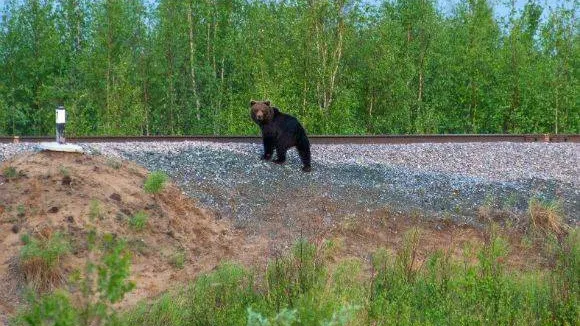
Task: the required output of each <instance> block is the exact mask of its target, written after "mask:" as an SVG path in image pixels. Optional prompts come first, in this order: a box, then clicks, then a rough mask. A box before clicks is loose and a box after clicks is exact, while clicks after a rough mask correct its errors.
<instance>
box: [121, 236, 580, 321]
mask: <svg viewBox="0 0 580 326" xmlns="http://www.w3.org/2000/svg"><path fill="white" fill-rule="evenodd" d="M578 234H579V233H578V232H573V233H571V235H570V236H569V237H568V238H567V240H566V241H565V242H562V243H561V244H560V245H559V246H558V250H556V251H555V252H554V259H555V262H556V265H555V266H556V267H555V268H554V270H552V271H550V272H545V271H522V272H512V271H508V270H506V267H505V265H504V262H505V257H506V255H507V253H508V252H509V247H508V245H507V241H505V240H504V239H502V238H500V237H498V236H495V235H493V232H492V236H491V237H490V238H489V240H488V241H487V242H486V243H485V245H484V246H483V247H482V248H480V249H479V250H476V251H472V254H473V255H471V254H467V255H466V258H465V259H466V262H461V261H456V260H455V261H454V260H453V259H451V255H450V254H449V252H443V251H437V252H435V253H433V254H431V255H430V256H429V257H428V258H427V259H426V260H425V261H424V262H423V263H419V260H418V259H417V250H418V249H417V248H418V246H417V242H418V241H419V234H418V232H416V231H411V232H410V233H408V234H407V235H406V236H405V240H404V241H405V243H404V245H403V246H402V248H401V249H400V250H398V251H397V252H394V253H390V252H388V251H386V250H380V251H378V252H376V253H375V254H374V255H373V259H372V275H371V276H369V275H368V274H366V273H365V272H364V269H363V267H362V266H363V263H362V262H360V261H358V260H346V261H343V262H341V263H339V264H338V265H334V266H332V267H331V266H330V265H329V264H328V262H327V261H325V258H324V257H325V256H326V255H325V254H324V251H325V250H327V249H326V248H324V247H320V248H318V247H315V246H314V245H313V244H311V243H308V242H302V241H301V242H299V243H298V244H296V245H295V246H294V248H293V250H292V251H291V252H290V253H288V254H287V255H284V256H280V257H278V258H276V259H273V260H272V261H270V263H269V264H268V267H267V272H266V275H265V277H264V278H260V280H259V281H257V280H256V279H257V278H254V276H253V273H251V272H250V271H248V270H246V269H244V268H242V267H240V266H237V265H233V264H222V265H221V266H220V267H219V268H218V269H217V270H216V271H214V272H212V273H210V274H207V275H203V276H201V277H199V278H198V279H197V280H196V281H195V282H194V283H193V284H192V285H190V286H189V287H187V288H186V289H183V290H180V291H178V292H172V293H168V294H165V295H164V296H163V297H161V298H160V299H158V300H156V301H155V302H154V303H152V304H145V303H142V304H140V305H139V306H138V307H137V308H134V309H132V310H130V311H129V312H127V313H126V314H125V315H124V317H123V321H124V323H126V324H143V325H145V324H146V325H165V324H167V323H169V324H172V325H244V324H246V325H369V324H377V325H505V324H510V325H530V324H531V325H552V324H568V325H574V324H575V323H576V321H577V320H579V317H580V315H579V313H580V310H579V309H578V304H579V300H580V292H579V291H580V289H579V284H580V274H579V273H578V270H580V245H579V244H580V238H579V235H578ZM472 258H475V259H476V261H477V262H476V263H475V264H474V263H472V262H471V260H472ZM467 261H469V262H467Z"/></svg>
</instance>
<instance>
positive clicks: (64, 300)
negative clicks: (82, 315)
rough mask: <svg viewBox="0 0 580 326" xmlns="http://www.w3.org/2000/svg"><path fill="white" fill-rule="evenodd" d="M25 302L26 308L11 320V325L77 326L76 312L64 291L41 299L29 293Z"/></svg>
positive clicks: (58, 291)
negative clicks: (26, 303) (26, 302)
mask: <svg viewBox="0 0 580 326" xmlns="http://www.w3.org/2000/svg"><path fill="white" fill-rule="evenodd" d="M27 301H28V308H27V309H25V310H22V311H21V312H20V313H19V314H18V315H17V316H16V317H14V318H13V319H12V320H11V324H12V325H15V326H16V325H30V326H35V325H59V326H69V325H70V326H76V325H79V321H80V320H79V316H78V313H77V310H76V309H75V307H74V306H73V305H72V303H71V299H70V294H69V293H67V292H65V291H62V290H57V291H55V292H54V293H50V294H47V295H44V296H41V297H38V296H36V295H34V294H33V293H31V294H29V295H28V297H27Z"/></svg>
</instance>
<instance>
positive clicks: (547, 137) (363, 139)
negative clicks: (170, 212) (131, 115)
mask: <svg viewBox="0 0 580 326" xmlns="http://www.w3.org/2000/svg"><path fill="white" fill-rule="evenodd" d="M309 138H310V142H311V143H313V144H411V143H471V142H474V143H485V142H519V143H521V142H569V143H580V134H523V135H501V134H489V135H485V134H483V135H451V134H448V135H375V136H358V135H357V136H321V135H311V136H309ZM54 140H55V138H54V137H48V136H14V137H13V136H8V137H7V136H0V143H39V142H51V141H54ZM66 141H67V142H69V143H97V142H117V143H118V142H182V141H208V142H220V143H228V142H234V143H260V142H261V141H262V138H261V137H259V136H202V135H198V136H94V137H85V136H83V137H70V138H67V139H66Z"/></svg>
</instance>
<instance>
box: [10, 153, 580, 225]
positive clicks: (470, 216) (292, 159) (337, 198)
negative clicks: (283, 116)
mask: <svg viewBox="0 0 580 326" xmlns="http://www.w3.org/2000/svg"><path fill="white" fill-rule="evenodd" d="M82 146H83V147H84V148H85V149H86V150H87V151H88V152H92V153H101V154H103V155H107V156H113V157H120V158H124V159H128V160H133V161H136V162H138V163H140V164H142V165H144V166H145V167H147V168H148V169H149V170H161V171H164V172H166V173H167V174H168V175H169V176H170V177H172V179H173V180H174V181H175V182H176V183H177V184H178V185H180V186H181V187H182V188H183V190H184V192H186V193H187V194H188V195H190V196H191V197H193V198H196V199H197V200H198V201H199V202H200V204H201V205H202V206H204V207H205V208H207V209H209V210H211V211H213V212H215V213H216V215H217V216H218V218H219V217H225V218H229V219H231V220H232V221H234V223H235V225H236V226H238V227H245V226H248V225H260V224H261V223H263V222H267V221H269V220H271V219H278V220H280V221H284V223H286V224H287V225H289V226H296V223H298V222H297V221H298V220H299V218H300V217H304V216H313V217H314V216H317V217H322V218H323V219H324V221H325V222H327V223H336V222H338V221H340V220H341V219H344V218H349V217H353V216H356V217H362V218H364V216H366V215H368V214H371V213H372V212H373V211H377V210H382V209H386V208H388V209H389V210H393V211H396V212H400V213H405V214H406V213H411V214H419V215H421V216H423V217H425V218H430V219H441V218H446V219H447V218H452V219H453V220H455V221H456V222H458V223H467V224H472V225H478V224H480V222H481V221H480V220H479V219H478V212H479V211H480V209H481V208H482V207H488V208H494V209H497V210H502V211H507V212H511V213H513V214H514V216H515V215H517V214H520V215H521V214H522V213H525V211H526V209H527V207H528V202H529V200H530V199H532V198H538V199H541V200H544V201H548V202H553V201H556V200H557V201H559V202H560V203H561V208H562V210H563V212H564V214H565V217H566V219H567V221H568V222H569V223H571V224H578V222H579V214H580V144H574V143H509V142H497V143H459V144H458V143H443V144H409V145H314V146H313V147H312V157H313V171H312V172H311V173H303V172H301V171H300V167H301V164H300V160H299V158H298V155H297V153H296V151H295V150H294V149H293V150H291V151H290V152H289V155H288V161H287V163H286V164H285V165H282V166H280V165H276V164H273V163H271V162H264V161H261V160H260V158H259V157H260V155H261V152H262V146H261V145H258V144H239V143H209V142H175V143H170V142H164V143H97V144H83V145H82ZM29 150H37V146H35V145H33V144H3V145H0V161H2V160H5V159H7V158H9V157H11V156H12V155H15V154H17V153H19V152H22V151H29Z"/></svg>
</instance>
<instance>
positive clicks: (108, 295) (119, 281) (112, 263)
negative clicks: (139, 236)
mask: <svg viewBox="0 0 580 326" xmlns="http://www.w3.org/2000/svg"><path fill="white" fill-rule="evenodd" d="M25 241H26V242H27V243H33V242H34V240H32V239H30V238H29V239H25ZM97 243H98V239H97V234H96V232H95V231H94V230H90V231H89V232H88V237H87V245H88V249H89V252H88V253H87V261H86V264H85V268H84V273H83V272H81V271H79V270H77V271H75V272H73V273H71V277H70V280H71V282H72V284H73V285H75V288H77V289H79V290H80V293H79V295H78V296H75V301H74V302H75V304H74V305H73V304H72V303H71V298H70V297H71V295H70V293H68V292H66V291H64V290H56V291H55V292H53V293H46V294H43V295H38V294H36V293H35V292H30V293H29V296H28V305H27V306H26V307H24V308H22V309H21V310H20V311H19V313H18V314H17V316H15V317H14V318H13V319H12V322H13V323H14V324H15V325H117V324H121V323H122V322H121V320H119V319H118V317H117V312H116V309H115V308H114V306H113V305H114V304H115V303H118V302H120V301H121V300H122V299H123V298H124V296H125V294H126V293H128V292H129V291H131V290H132V289H133V288H134V287H135V284H134V283H132V282H130V281H128V278H129V271H130V263H131V255H130V253H129V252H128V251H127V250H126V249H125V242H124V241H121V240H117V239H115V237H113V236H112V235H104V236H103V237H102V239H101V241H100V243H99V244H100V246H98V245H97ZM97 251H100V252H101V253H102V255H101V257H100V259H99V260H98V261H95V262H93V260H92V259H91V258H93V257H94V255H95V254H96V253H97Z"/></svg>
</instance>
